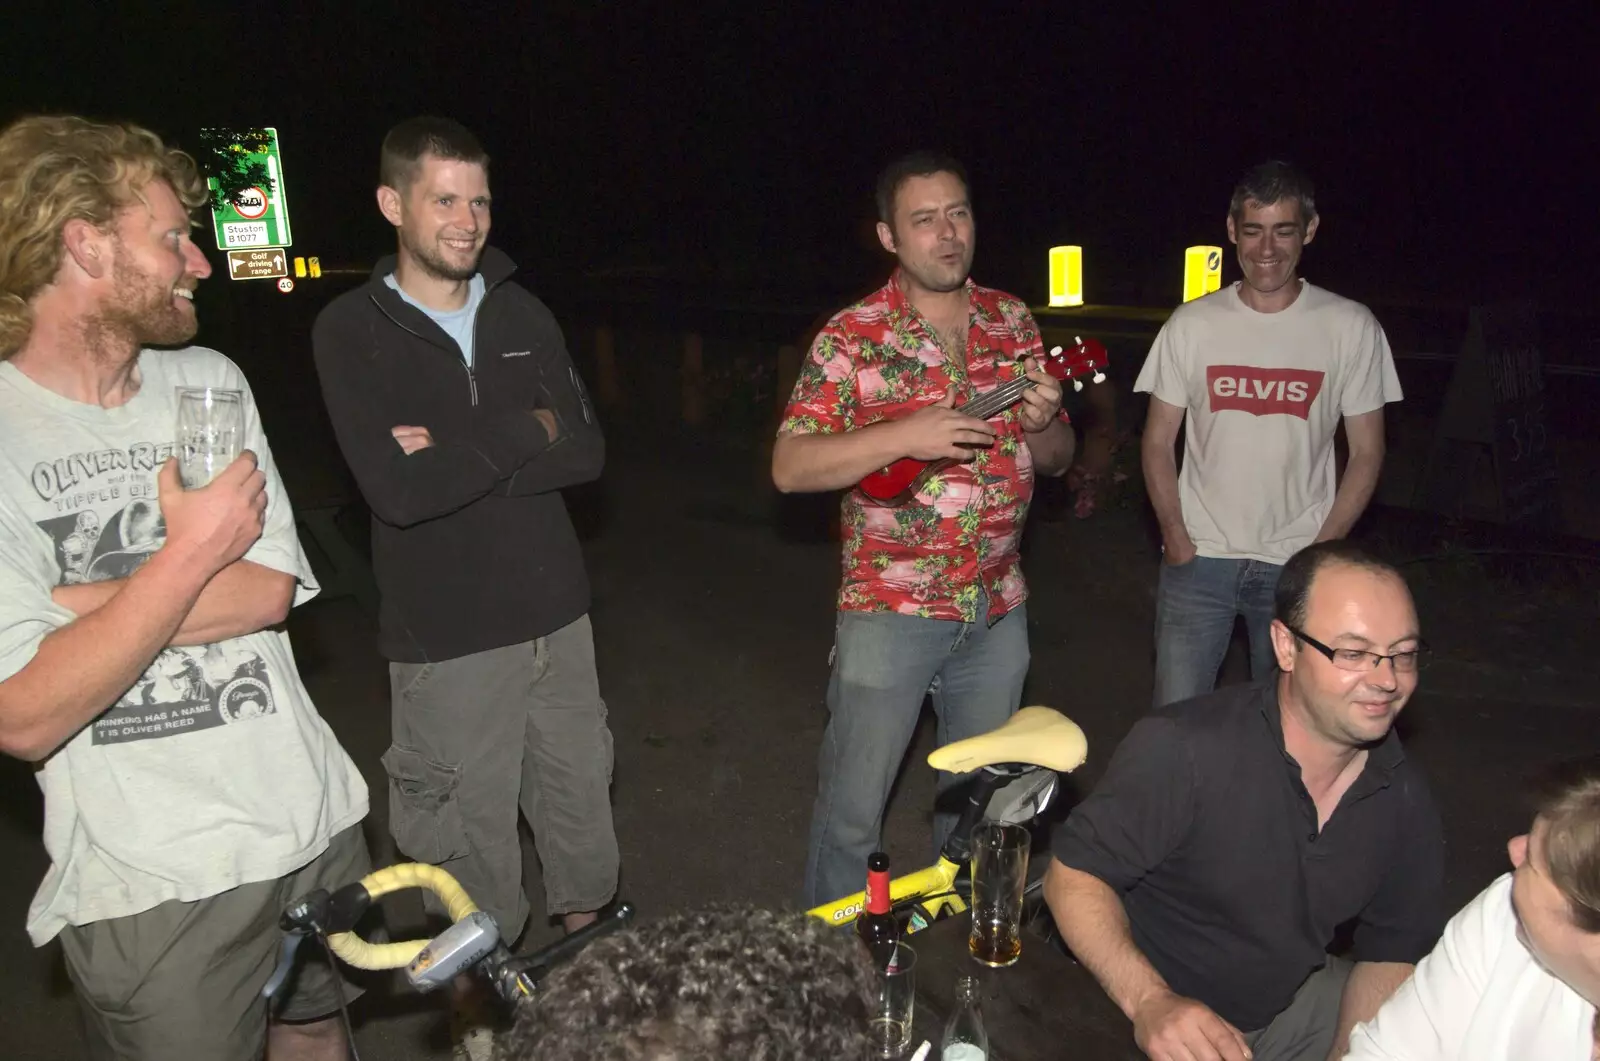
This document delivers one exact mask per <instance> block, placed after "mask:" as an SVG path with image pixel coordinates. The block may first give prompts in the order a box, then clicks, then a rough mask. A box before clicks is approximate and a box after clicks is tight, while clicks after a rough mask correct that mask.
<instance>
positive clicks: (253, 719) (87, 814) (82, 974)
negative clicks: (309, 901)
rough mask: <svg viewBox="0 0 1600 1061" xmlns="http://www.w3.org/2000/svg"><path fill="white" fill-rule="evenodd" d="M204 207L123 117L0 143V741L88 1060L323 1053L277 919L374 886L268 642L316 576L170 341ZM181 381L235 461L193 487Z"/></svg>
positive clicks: (260, 464) (319, 994) (286, 513)
mask: <svg viewBox="0 0 1600 1061" xmlns="http://www.w3.org/2000/svg"><path fill="white" fill-rule="evenodd" d="M206 198H207V195H206V189H205V184H204V182H203V181H202V180H201V178H200V176H199V174H198V173H196V171H195V167H194V164H193V162H192V161H191V160H190V159H189V158H188V156H186V155H184V154H183V153H181V152H178V151H174V150H169V149H168V148H167V147H166V146H165V145H163V144H162V142H161V140H160V139H159V138H157V137H156V136H155V135H154V134H153V133H150V132H148V131H147V130H144V129H140V128H137V127H135V126H129V125H116V124H99V123H95V122H90V121H86V120H84V119H82V118H73V117H35V118H25V119H23V120H21V121H18V122H16V123H14V124H12V125H11V126H9V127H7V128H6V129H5V130H4V131H0V751H3V752H5V753H6V754H9V755H12V756H15V757H17V758H19V759H24V760H27V761H29V762H33V763H36V764H38V769H37V776H38V778H39V784H40V787H41V788H43V790H44V798H45V822H44V845H45V849H46V851H47V852H48V853H49V855H50V869H49V871H48V872H47V873H46V875H45V879H44V882H43V883H42V884H41V886H40V888H39V891H38V893H37V894H36V895H35V897H34V900H33V903H32V905H31V907H30V908H29V911H28V920H27V927H28V934H29V936H30V937H31V938H32V940H33V942H34V943H35V945H37V946H43V945H44V944H46V943H47V942H49V941H50V940H52V939H59V940H60V941H61V948H62V952H63V954H64V956H65V958H66V963H67V971H68V972H69V974H70V975H71V977H72V980H73V983H74V985H75V986H76V988H77V993H78V997H79V1000H80V1002H81V1004H82V1010H83V1014H84V1030H85V1035H86V1038H87V1040H88V1056H90V1057H93V1058H96V1059H100V1058H119V1059H127V1058H150V1059H155V1058H161V1059H168V1058H173V1057H195V1058H206V1059H208V1061H210V1059H219V1061H234V1059H237V1061H245V1059H250V1061H255V1059H258V1058H260V1057H261V1056H262V1051H263V1049H264V1048H265V1049H267V1051H268V1054H269V1057H270V1058H271V1059H272V1061H284V1059H300V1061H314V1059H334V1058H339V1059H342V1058H344V1057H345V1056H346V1043H345V1036H344V1034H343V1031H342V1029H341V1027H340V1025H339V1024H338V1022H337V1020H336V1019H333V1018H335V1016H336V1015H335V1011H336V1010H337V1008H338V1005H339V1002H340V999H341V992H343V993H344V994H346V995H348V994H351V993H352V992H351V991H350V990H349V989H348V988H346V987H345V985H343V984H342V983H341V981H340V979H339V978H338V977H337V975H335V974H334V973H333V972H332V971H331V970H329V969H328V968H327V967H325V966H308V967H305V968H303V969H301V970H300V971H299V973H298V975H297V977H296V979H295V981H294V986H293V988H292V990H291V991H290V992H289V995H288V997H287V998H286V999H285V1000H284V1001H283V1004H282V1006H281V1008H280V1009H279V1010H278V1011H277V1012H276V1013H275V1014H272V1015H271V1017H270V1018H269V1013H268V1008H267V1004H266V1003H265V1002H264V1001H262V1000H261V998H260V992H261V987H262V985H263V984H264V983H265V982H266V980H267V978H268V976H269V975H270V974H271V971H272V968H273V966H274V964H275V959H276V951H277V948H278V944H279V940H280V938H281V933H280V932H279V930H278V927H277V918H278V914H279V911H281V909H282V908H283V905H284V904H285V903H286V902H288V901H289V900H290V899H291V898H293V897H294V896H296V895H300V894H303V893H305V892H307V891H310V890H312V889H314V888H317V887H323V886H328V887H331V886H337V885H339V884H343V883H345V882H347V881H349V880H353V879H355V878H356V877H359V876H360V875H361V874H362V873H364V872H365V871H366V869H367V868H368V865H369V862H368V855H367V849H366V843H365V841H364V839H363V837H362V835H361V830H360V822H361V819H362V818H363V817H365V816H366V812H367V791H366V786H365V785H364V783H363V782H362V780H361V776H360V774H359V773H358V772H357V771H356V769H355V766H354V764H353V763H351V761H350V759H349V757H348V756H347V755H346V754H345V753H344V751H343V749H342V748H340V747H339V744H338V742H337V740H335V738H334V735H333V733H332V731H331V730H330V729H329V728H328V726H327V724H326V723H325V722H323V720H322V718H321V717H320V716H319V715H318V714H317V711H316V708H315V707H314V706H313V705H312V704H311V701H310V698H309V697H308V696H307V694H306V690H305V687H304V685H303V684H302V683H301V681H300V678H299V675H298V673H297V672H296V669H295V664H294V658H293V656H292V655H291V654H290V650H289V644H288V639H287V637H286V636H285V635H284V634H283V632H282V631H281V630H279V629H276V627H277V626H278V624H280V623H281V622H282V620H283V619H284V617H285V616H286V615H287V613H288V610H289V608H290V606H291V604H292V603H297V602H299V601H304V600H308V599H309V598H310V597H311V596H312V595H313V594H315V593H316V591H317V585H316V582H315V580H314V579H313V577H312V575H311V569H310V567H309V566H308V565H307V563H306V560H305V556H304V555H303V553H302V552H301V550H300V544H299V540H298V538H297V537H296V534H295V529H294V515H293V513H292V512H291V511H290V508H289V501H288V498H287V497H286V496H285V494H284V492H283V485H282V482H281V481H280V479H279V477H278V475H277V471H276V468H275V467H274V465H273V462H272V455H271V451H270V450H269V449H268V446H267V440H266V436H265V435H264V434H263V433H262V429H261V421H260V417H259V416H258V415H257V412H256V408H255V404H254V402H253V400H252V399H251V397H250V390H249V386H248V384H247V383H246V382H245V379H244V376H243V374H242V373H240V371H239V369H238V367H237V366H235V365H234V364H233V362H231V361H229V360H228V359H227V358H226V357H224V356H222V355H221V354H219V353H217V352H215V351H213V350H206V349H203V348H200V347H193V346H188V347H184V346H182V344H185V343H187V342H188V341H189V340H190V339H192V338H193V337H194V334H195V331H196V327H197V326H196V321H195V309H194V290H195V287H196V285H198V284H199V282H200V281H201V280H203V279H205V278H206V277H207V276H209V275H210V273H211V266H210V265H209V264H208V263H207V261H206V259H205V256H204V255H202V254H201V252H200V250H199V248H198V247H196V246H195V244H194V243H193V241H192V240H191V239H190V228H191V222H190V217H189V214H190V211H191V210H194V209H196V208H198V207H199V206H200V205H201V204H203V203H204V202H205V201H206ZM158 346H159V347H169V348H172V349H165V350H156V349H151V348H152V347H158ZM185 386H187V387H213V388H228V389H233V390H237V391H239V392H240V394H241V397H242V399H243V403H242V404H243V408H244V439H243V443H244V446H245V447H246V448H245V452H244V453H243V454H242V455H241V456H240V457H239V458H238V459H237V460H235V461H234V462H233V463H232V464H231V465H230V466H229V467H227V468H226V469H225V470H223V471H222V472H220V473H219V474H218V475H217V476H216V477H215V478H214V479H213V480H212V481H211V482H210V483H209V484H207V485H204V486H200V487H197V488H194V489H188V490H186V489H184V487H183V485H182V484H181V482H180V481H179V476H178V470H177V464H176V461H174V460H173V450H174V448H175V447H174V441H173V438H174V434H175V432H176V421H177V398H176V390H177V388H179V387H185ZM86 517H87V518H86ZM213 659H216V660H224V661H227V664H228V665H227V666H223V667H221V668H218V667H209V666H208V665H207V663H206V662H205V661H210V660H213ZM196 660H199V661H202V662H200V663H196V662H195V661H196ZM178 664H186V665H187V667H188V668H189V669H190V670H193V671H198V672H200V673H199V674H198V675H194V674H191V677H193V678H196V680H191V681H185V682H173V681H169V680H166V678H164V677H163V676H164V675H169V674H171V673H173V672H174V671H175V670H177V669H181V668H179V667H178V666H177V665H178ZM246 700H249V701H252V702H254V703H255V704H256V705H257V710H256V711H254V712H252V713H251V714H250V715H249V716H248V717H246V716H245V715H244V714H243V713H235V714H233V715H230V714H228V711H227V709H228V708H230V707H233V706H236V705H237V704H239V703H242V702H244V701H246Z"/></svg>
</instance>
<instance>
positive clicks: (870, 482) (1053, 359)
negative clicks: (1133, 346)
mask: <svg viewBox="0 0 1600 1061" xmlns="http://www.w3.org/2000/svg"><path fill="white" fill-rule="evenodd" d="M1073 343H1074V345H1073V346H1072V348H1071V349H1070V350H1063V349H1062V348H1061V347H1059V346H1057V347H1054V348H1053V349H1051V351H1050V352H1049V353H1048V354H1045V355H1044V356H1043V357H1041V358H1039V365H1040V367H1041V368H1043V369H1044V370H1045V371H1046V372H1048V373H1049V374H1050V375H1052V376H1054V377H1055V378H1056V379H1058V380H1061V381H1062V382H1063V383H1065V382H1066V381H1067V380H1069V379H1070V380H1072V386H1073V388H1074V389H1076V390H1082V389H1083V381H1082V380H1081V379H1079V378H1078V377H1080V376H1085V375H1091V374H1092V376H1091V378H1092V379H1093V381H1094V382H1095V383H1100V382H1102V381H1104V380H1105V378H1106V375H1105V373H1104V372H1102V371H1101V370H1102V369H1103V368H1105V366H1106V348H1105V347H1104V346H1102V345H1101V344H1100V341H1099V340H1098V339H1080V338H1077V337H1074V339H1073ZM1035 386H1036V384H1035V383H1034V382H1033V380H1031V379H1029V378H1028V377H1027V376H1018V377H1017V378H1016V379H1012V380H1007V381H1006V382H1004V383H1002V384H1001V385H1000V386H998V387H996V388H995V389H994V390H992V391H988V392H986V393H983V394H980V395H978V396H977V397H976V398H974V399H972V401H970V402H967V403H966V404H965V405H959V406H957V407H956V409H957V411H958V412H963V413H966V414H967V415H968V416H972V417H976V418H977V419H979V420H987V419H989V417H991V416H994V415H995V414H997V413H1000V412H1003V411H1004V410H1006V409H1009V408H1010V407H1011V406H1013V405H1015V404H1016V403H1017V402H1019V401H1021V400H1022V395H1023V393H1024V392H1025V391H1029V390H1032V389H1033V388H1034V387H1035ZM954 463H956V461H955V460H953V459H952V458H949V457H945V458H942V459H940V460H935V461H923V460H917V459H916V458H915V457H901V458H900V459H899V460H897V461H895V462H894V463H893V464H891V465H889V466H888V467H887V468H884V469H882V470H880V471H875V472H873V473H872V474H871V475H869V476H867V477H866V478H865V479H863V480H861V482H860V483H859V484H857V489H858V490H860V491H861V492H862V493H863V494H865V495H867V497H868V498H870V499H871V500H873V501H876V502H878V503H879V504H882V505H898V504H901V503H903V502H905V501H909V500H910V499H911V498H912V497H914V496H916V494H917V491H919V490H921V489H922V486H923V484H924V483H926V482H927V481H928V479H929V478H931V477H932V476H934V475H937V474H938V473H939V472H941V471H943V470H944V469H945V468H948V467H949V466H950V465H952V464H954Z"/></svg>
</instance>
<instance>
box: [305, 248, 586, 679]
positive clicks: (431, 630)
mask: <svg viewBox="0 0 1600 1061" xmlns="http://www.w3.org/2000/svg"><path fill="white" fill-rule="evenodd" d="M394 266H395V259H394V257H393V256H389V257H387V258H384V259H383V260H382V261H380V262H378V265H377V268H375V269H374V270H373V273H372V278H371V279H370V280H369V281H368V282H367V283H366V284H364V285H363V286H361V287H359V288H357V289H356V290H354V291H349V292H346V293H345V294H343V295H341V296H340V297H339V298H337V299H335V300H334V301H333V302H332V303H330V304H329V305H328V307H327V308H326V309H324V310H323V311H322V313H321V314H319V315H318V317H317V322H316V325H315V327H314V328H313V329H312V346H313V350H314V353H315V355H316V364H317V375H318V376H319V378H320V379H321V383H322V396H323V400H324V402H325V403H326V404H327V407H328V415H329V417H330V419H331V420H332V421H333V427H334V432H335V434H336V435H337V436H338V439H339V447H340V449H341V450H342V451H343V453H344V459H345V463H346V464H348V465H349V466H350V470H351V471H352V472H353V473H354V474H355V478H356V482H357V484H358V485H359V486H360V488H361V493H362V496H363V497H365V498H366V501H367V505H368V507H369V508H371V510H372V559H373V569H374V573H375V575H376V576H377V580H378V588H379V589H380V591H381V592H382V605H381V608H380V611H379V619H378V642H379V648H380V649H381V651H382V652H383V654H384V656H385V657H386V658H388V659H391V660H396V661H399V662H407V663H425V662H433V661H437V660H444V659H454V658H456V657H458V656H464V655H468V654H470V653H473V652H482V651H485V650H487V649H491V648H498V647H501V646H503V645H511V644H516V643H518V642H521V641H527V640H531V639H532V638H535V637H540V636H543V635H545V634H548V633H551V632H552V631H555V630H558V629H560V628H561V627H563V626H565V625H567V624H568V623H570V622H572V621H573V620H575V619H577V618H579V617H580V616H582V615H583V614H584V613H585V612H587V611H588V609H589V580H588V576H587V574H586V573H585V572H584V568H583V555H582V552H581V550H580V549H579V545H578V538H577V534H576V532H575V531H574V530H573V527H572V521H571V519H570V518H569V517H568V515H567V509H566V504H565V503H564V502H563V501H562V499H561V494H560V493H559V491H560V489H561V488H562V487H565V486H572V485H575V484H577V483H582V482H587V481H589V480H592V479H595V478H597V477H598V476H599V475H600V469H601V467H602V466H603V465H604V463H605V440H604V437H603V436H602V435H601V433H600V425H599V422H598V420H597V419H596V417H595V412H594V407H593V404H592V403H591V402H590V401H589V397H588V393H587V391H586V390H585V389H584V386H583V381H582V380H581V379H580V378H579V376H578V373H577V370H576V369H575V368H574V367H573V364H572V359H571V358H570V357H569V356H568V355H567V350H566V343H565V340H564V339H563V337H562V334H561V328H560V326H559V325H558V324H557V323H556V320H555V317H554V316H553V315H552V314H551V312H550V310H549V309H548V308H546V306H545V305H544V303H542V302H540V301H539V300H538V299H537V298H535V297H534V296H533V295H531V294H529V293H528V291H527V290H525V289H524V288H522V287H520V286H518V285H517V284H516V283H513V282H512V280H511V277H512V275H513V274H514V273H515V272H516V266H515V265H513V264H512V262H511V259H509V258H507V257H506V256H505V255H504V254H502V253H500V252H499V251H498V250H495V249H494V248H492V247H491V248H488V249H486V250H485V251H484V255H483V259H482V262H481V264H480V267H479V268H480V270H481V271H482V273H483V279H484V284H485V286H486V288H487V291H486V293H485V295H484V297H483V302H482V303H481V305H480V306H479V308H478V313H477V319H476V323H475V325H474V331H473V336H474V338H473V342H474V354H473V362H474V364H473V367H472V368H471V369H468V368H467V365H466V362H465V361H464V360H463V358H462V353H461V349H460V347H459V346H457V345H456V343H455V341H454V340H453V339H451V338H450V337H449V336H448V335H446V334H445V332H444V331H443V330H442V329H441V328H440V327H439V326H438V325H437V324H435V323H434V322H433V321H432V319H430V318H429V317H428V315H427V314H425V313H423V312H422V311H421V310H418V309H417V308H416V307H415V306H412V305H411V304H410V303H408V302H406V301H405V300H404V299H402V298H401V297H400V294H399V292H397V291H395V290H393V289H392V288H390V287H389V286H388V285H387V284H386V283H384V277H385V276H388V275H389V274H390V273H392V272H393V271H394ZM534 409H549V410H550V411H551V412H553V413H554V414H555V417H556V419H557V421H558V422H559V425H560V430H559V431H558V433H557V437H556V439H555V440H554V441H553V442H552V441H551V440H550V438H549V435H548V433H547V432H546V431H545V429H544V426H543V424H542V423H541V422H540V421H539V418H538V417H536V416H535V415H534V414H533V410H534ZM401 425H406V426H411V427H425V428H427V429H428V432H429V433H430V434H431V435H432V437H433V443H434V444H433V445H432V446H429V447H428V448H426V449H422V450H419V451H417V452H416V453H413V454H411V455H409V456H407V455H406V453H405V452H404V451H403V450H401V448H400V444H399V443H398V442H396V441H395V440H394V437H393V435H392V434H390V431H391V429H393V428H395V427H397V426H401Z"/></svg>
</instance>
